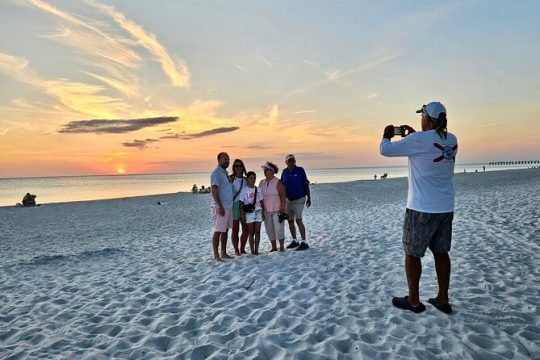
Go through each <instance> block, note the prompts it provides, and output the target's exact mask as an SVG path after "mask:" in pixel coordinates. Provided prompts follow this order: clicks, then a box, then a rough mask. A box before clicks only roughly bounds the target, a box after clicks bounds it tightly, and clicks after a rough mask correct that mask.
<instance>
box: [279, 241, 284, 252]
mask: <svg viewBox="0 0 540 360" xmlns="http://www.w3.org/2000/svg"><path fill="white" fill-rule="evenodd" d="M279 251H285V239H281V240H279Z"/></svg>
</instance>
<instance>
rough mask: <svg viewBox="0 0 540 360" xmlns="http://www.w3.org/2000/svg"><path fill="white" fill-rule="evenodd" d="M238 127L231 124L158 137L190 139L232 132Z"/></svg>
mask: <svg viewBox="0 0 540 360" xmlns="http://www.w3.org/2000/svg"><path fill="white" fill-rule="evenodd" d="M238 129H240V127H238V126H231V127H220V128H216V129H210V130H206V131H202V132H199V133H192V134H184V133H182V134H169V135H165V136H162V137H160V139H179V140H191V139H197V138H201V137H205V136H212V135H217V134H223V133H228V132H233V131H236V130H238Z"/></svg>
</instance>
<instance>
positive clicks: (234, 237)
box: [231, 220, 240, 255]
mask: <svg viewBox="0 0 540 360" xmlns="http://www.w3.org/2000/svg"><path fill="white" fill-rule="evenodd" d="M239 228H240V221H239V220H234V221H233V227H232V234H231V242H232V245H233V248H234V253H235V254H236V255H240V249H238V230H239Z"/></svg>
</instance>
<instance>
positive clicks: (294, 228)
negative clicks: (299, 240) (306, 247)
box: [289, 220, 296, 241]
mask: <svg viewBox="0 0 540 360" xmlns="http://www.w3.org/2000/svg"><path fill="white" fill-rule="evenodd" d="M289 230H290V231H291V236H292V238H293V240H294V241H296V226H294V220H289Z"/></svg>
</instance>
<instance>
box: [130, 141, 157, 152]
mask: <svg viewBox="0 0 540 360" xmlns="http://www.w3.org/2000/svg"><path fill="white" fill-rule="evenodd" d="M156 141H159V140H156V139H146V140H133V141H131V142H129V141H128V142H125V143H122V145H124V146H125V147H135V148H139V150H144V149H146V148H147V146H146V145H147V144H149V143H153V142H156Z"/></svg>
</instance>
